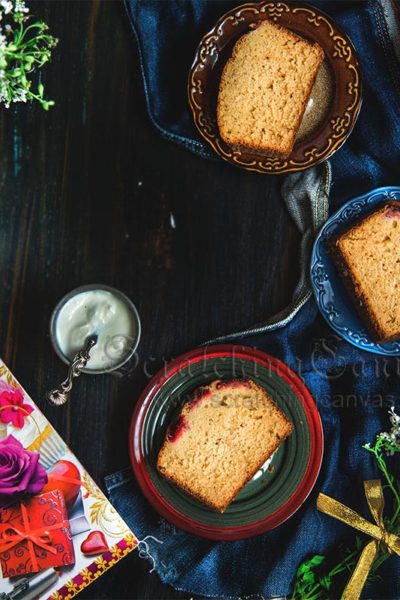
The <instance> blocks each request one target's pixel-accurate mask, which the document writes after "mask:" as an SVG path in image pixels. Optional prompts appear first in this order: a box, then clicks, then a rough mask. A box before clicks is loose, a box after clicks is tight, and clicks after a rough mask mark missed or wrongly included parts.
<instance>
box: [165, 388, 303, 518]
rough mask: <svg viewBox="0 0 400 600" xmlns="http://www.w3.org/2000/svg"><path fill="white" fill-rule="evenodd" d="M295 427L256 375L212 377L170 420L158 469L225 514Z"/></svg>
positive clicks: (184, 488)
mask: <svg viewBox="0 0 400 600" xmlns="http://www.w3.org/2000/svg"><path fill="white" fill-rule="evenodd" d="M292 429H293V427H292V424H291V423H290V422H289V421H288V419H287V418H286V416H285V415H284V414H283V412H282V411H281V410H280V409H279V408H278V407H277V406H276V405H275V403H274V401H273V400H272V398H271V397H270V396H269V394H268V393H267V392H266V391H265V390H264V389H263V388H262V387H260V386H259V385H258V384H256V383H255V382H254V381H253V380H252V379H235V380H231V381H222V380H217V381H213V382H212V383H210V384H209V385H207V386H204V387H200V388H198V389H197V390H196V391H195V392H194V393H193V394H192V396H191V399H190V400H189V401H188V402H187V403H186V404H185V405H184V406H183V408H182V410H181V412H180V414H179V416H178V418H177V419H176V421H175V422H174V423H172V424H171V425H170V427H169V429H168V431H167V435H166V438H165V441H164V443H163V446H162V448H161V450H160V452H159V455H158V460H157V469H158V471H159V473H161V474H162V475H163V476H164V477H166V478H167V479H168V480H169V481H171V482H173V483H174V484H175V485H177V486H178V487H180V488H181V489H183V490H185V491H186V492H187V493H189V494H190V495H192V496H193V497H195V498H197V499H198V500H200V501H201V502H203V503H204V504H206V505H207V506H209V507H210V508H212V509H214V510H216V511H218V512H221V513H222V512H224V511H225V509H226V508H227V507H228V505H229V504H230V503H231V502H232V500H233V499H234V498H235V496H236V495H237V494H238V492H239V491H240V490H241V489H242V487H243V486H244V485H245V484H246V483H247V482H248V481H249V480H250V479H251V478H252V477H253V476H254V475H255V473H256V472H257V471H258V469H259V468H260V467H262V465H263V464H264V463H265V461H266V460H267V459H268V458H269V457H270V456H271V455H272V454H273V452H274V451H275V450H276V449H277V448H278V446H280V444H282V442H283V441H284V440H285V438H286V437H287V436H288V435H290V434H291V432H292Z"/></svg>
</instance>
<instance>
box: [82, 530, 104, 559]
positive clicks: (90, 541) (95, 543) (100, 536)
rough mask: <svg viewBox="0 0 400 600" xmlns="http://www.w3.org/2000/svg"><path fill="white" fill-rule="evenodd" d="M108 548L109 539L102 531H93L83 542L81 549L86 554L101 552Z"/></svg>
mask: <svg viewBox="0 0 400 600" xmlns="http://www.w3.org/2000/svg"><path fill="white" fill-rule="evenodd" d="M105 550H108V545H107V540H106V538H105V537H104V533H103V532H102V531H91V532H90V533H89V535H88V536H87V538H86V540H83V542H82V544H81V551H82V553H83V554H86V556H92V555H93V554H101V553H102V552H105Z"/></svg>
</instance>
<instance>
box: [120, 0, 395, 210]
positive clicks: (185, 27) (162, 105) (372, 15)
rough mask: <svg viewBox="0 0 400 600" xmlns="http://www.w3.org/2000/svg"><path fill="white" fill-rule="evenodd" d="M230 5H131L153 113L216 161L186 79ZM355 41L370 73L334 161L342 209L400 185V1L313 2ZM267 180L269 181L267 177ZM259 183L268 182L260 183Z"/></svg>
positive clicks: (159, 124)
mask: <svg viewBox="0 0 400 600" xmlns="http://www.w3.org/2000/svg"><path fill="white" fill-rule="evenodd" d="M242 3H243V2H232V1H227V0H161V1H160V0H125V5H126V8H127V12H128V15H129V18H130V22H131V24H132V28H133V32H134V34H135V36H136V39H137V41H138V48H139V53H140V58H141V67H142V72H143V78H144V84H145V95H146V102H147V108H148V111H149V115H150V117H151V119H152V122H153V124H154V125H155V127H156V128H157V129H158V131H159V132H160V133H161V134H162V135H163V136H164V137H165V138H167V139H169V140H171V141H174V142H177V143H179V144H181V145H183V146H185V147H187V148H188V149H189V150H191V151H193V152H195V153H197V154H199V155H200V156H204V157H215V155H214V153H213V151H212V150H211V149H210V147H209V146H208V144H207V143H206V142H205V141H204V140H203V139H202V138H201V136H200V135H199V134H198V132H197V130H196V128H195V126H194V124H193V119H192V115H191V112H190V109H189V106H188V101H187V78H188V72H189V68H190V66H191V63H192V61H193V59H194V55H195V51H196V47H197V45H198V43H199V41H200V39H201V37H202V36H203V35H204V34H205V33H207V31H208V30H209V29H211V27H212V26H213V25H214V23H215V21H216V20H217V19H218V18H219V17H221V16H222V15H223V14H224V13H225V12H226V11H227V10H229V9H231V8H232V7H233V6H235V5H239V4H242ZM310 4H312V5H314V6H316V7H317V8H320V9H321V10H323V11H324V12H326V13H327V14H328V15H330V16H331V17H333V18H334V19H335V21H336V23H337V24H338V25H339V27H341V28H342V29H343V30H344V31H345V32H346V33H347V34H348V35H349V37H350V39H351V40H352V42H353V44H354V46H355V48H356V51H357V53H358V56H359V59H360V63H361V67H362V71H363V74H364V102H363V106H362V109H361V114H360V117H359V119H358V122H357V124H356V126H355V129H354V131H353V133H352V134H351V136H350V138H349V139H348V141H347V142H346V144H345V146H344V147H342V148H341V149H340V151H338V152H336V154H334V155H333V157H332V160H331V163H332V169H333V186H332V193H331V202H332V203H333V204H335V205H336V204H340V203H342V202H343V201H344V200H346V199H348V198H351V197H352V196H355V195H358V194H361V193H364V192H366V191H368V190H369V189H371V188H373V187H378V186H381V185H389V184H393V183H395V182H396V181H397V176H398V164H399V160H398V159H399V153H400V63H399V60H398V58H397V56H396V50H395V49H396V47H399V46H400V44H399V40H400V38H399V37H398V21H396V17H395V15H396V10H398V1H397V0H393V1H392V0H381V1H378V0H368V1H367V0H356V1H347V0H346V1H345V2H343V1H340V0H339V1H334V0H314V1H313V2H310ZM260 179H262V176H261V177H260ZM260 185H262V183H261V182H260Z"/></svg>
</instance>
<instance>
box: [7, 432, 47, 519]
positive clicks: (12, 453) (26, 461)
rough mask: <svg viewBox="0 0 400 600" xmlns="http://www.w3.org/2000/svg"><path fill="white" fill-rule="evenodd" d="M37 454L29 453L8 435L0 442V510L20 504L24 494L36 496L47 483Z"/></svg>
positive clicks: (45, 474)
mask: <svg viewBox="0 0 400 600" xmlns="http://www.w3.org/2000/svg"><path fill="white" fill-rule="evenodd" d="M39 457H40V454H39V452H29V450H25V448H24V447H23V445H22V444H21V443H20V442H19V441H18V440H16V439H15V437H14V436H12V435H9V436H7V437H6V438H5V439H4V440H1V441H0V509H1V508H7V507H8V506H11V505H12V504H15V503H17V502H20V501H21V499H22V498H23V496H24V495H25V494H38V493H39V492H41V491H42V489H43V487H44V485H45V484H46V483H47V473H46V471H45V470H44V469H43V467H42V466H41V465H40V464H39Z"/></svg>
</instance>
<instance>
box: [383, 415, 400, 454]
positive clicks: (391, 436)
mask: <svg viewBox="0 0 400 600" xmlns="http://www.w3.org/2000/svg"><path fill="white" fill-rule="evenodd" d="M389 418H390V424H391V426H392V427H391V429H390V431H389V432H386V431H385V432H383V433H380V434H379V438H380V439H381V440H382V441H383V442H385V446H386V448H387V452H388V454H391V455H393V454H394V453H395V452H397V451H400V415H398V414H396V412H395V410H394V406H392V407H391V409H390V410H389Z"/></svg>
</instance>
